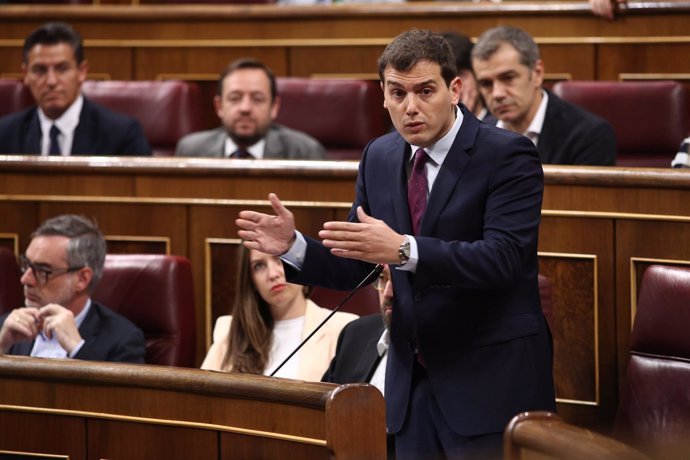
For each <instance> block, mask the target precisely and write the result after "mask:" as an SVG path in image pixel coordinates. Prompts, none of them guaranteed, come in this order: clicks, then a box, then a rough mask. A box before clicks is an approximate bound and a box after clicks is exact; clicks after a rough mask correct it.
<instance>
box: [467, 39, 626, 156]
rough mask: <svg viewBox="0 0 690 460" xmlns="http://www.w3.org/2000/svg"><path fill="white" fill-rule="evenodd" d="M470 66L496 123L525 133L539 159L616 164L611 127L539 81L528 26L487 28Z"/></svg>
mask: <svg viewBox="0 0 690 460" xmlns="http://www.w3.org/2000/svg"><path fill="white" fill-rule="evenodd" d="M472 66H473V68H474V72H475V75H476V77H477V86H478V87H479V92H480V93H481V94H482V96H483V97H484V101H485V102H486V104H487V105H488V108H489V111H490V112H491V113H492V114H493V115H494V116H495V117H496V118H498V123H497V124H496V126H498V127H499V128H505V129H508V130H510V131H514V132H517V133H520V134H524V135H525V136H527V137H528V138H529V139H530V140H531V141H532V142H533V143H534V145H536V146H537V151H538V152H539V156H540V157H541V162H542V163H550V164H564V165H593V166H612V165H614V164H615V162H616V136H615V133H614V131H613V128H612V127H611V125H610V124H609V123H608V122H607V121H605V120H604V119H602V118H599V117H598V116H596V115H594V114H592V113H590V112H588V111H586V110H584V109H583V108H581V107H578V106H576V105H573V104H571V103H569V102H566V101H564V100H562V99H561V98H559V97H558V96H556V95H555V94H553V93H552V92H550V91H548V90H546V89H544V88H543V87H542V84H543V82H544V62H543V61H542V60H541V58H540V57H539V47H538V46H537V44H536V43H535V42H534V40H533V39H532V37H531V36H530V35H529V34H528V33H527V32H525V31H524V30H522V29H518V28H517V27H511V26H499V27H494V28H493V29H489V30H487V31H486V32H484V33H483V34H482V35H481V36H480V37H479V40H478V41H477V43H476V44H475V45H474V48H473V50H472Z"/></svg>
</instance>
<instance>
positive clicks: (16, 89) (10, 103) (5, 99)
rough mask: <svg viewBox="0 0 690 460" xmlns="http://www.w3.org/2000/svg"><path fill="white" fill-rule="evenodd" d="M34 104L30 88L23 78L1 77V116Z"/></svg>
mask: <svg viewBox="0 0 690 460" xmlns="http://www.w3.org/2000/svg"><path fill="white" fill-rule="evenodd" d="M33 104H34V99H33V97H32V96H31V92H30V91H29V88H27V87H25V86H24V83H23V82H22V81H21V80H14V79H10V78H0V117H2V116H5V115H9V114H10V113H14V112H18V111H20V110H22V109H26V108H27V107H31V106H32V105H33Z"/></svg>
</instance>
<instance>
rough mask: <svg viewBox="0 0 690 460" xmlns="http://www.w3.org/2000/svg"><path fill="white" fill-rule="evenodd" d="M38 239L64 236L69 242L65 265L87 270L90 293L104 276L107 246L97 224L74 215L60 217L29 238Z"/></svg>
mask: <svg viewBox="0 0 690 460" xmlns="http://www.w3.org/2000/svg"><path fill="white" fill-rule="evenodd" d="M37 236H65V237H67V238H69V244H68V246H67V265H68V266H70V267H89V268H91V270H92V271H93V278H92V279H91V284H89V292H92V291H93V289H94V288H95V287H96V286H97V285H98V282H99V281H100V280H101V277H102V276H103V266H104V265H105V254H106V244H105V238H104V237H103V234H102V233H101V231H100V230H99V229H98V225H97V224H96V222H94V221H92V220H91V219H89V218H87V217H84V216H78V215H75V214H62V215H60V216H57V217H53V218H52V219H48V220H46V221H45V222H43V223H42V224H41V225H40V226H39V227H38V228H37V229H36V230H35V231H34V232H33V233H32V234H31V238H36V237H37Z"/></svg>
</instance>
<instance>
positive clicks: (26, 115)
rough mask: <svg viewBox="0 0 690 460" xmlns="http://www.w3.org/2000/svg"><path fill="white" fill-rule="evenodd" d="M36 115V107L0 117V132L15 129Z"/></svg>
mask: <svg viewBox="0 0 690 460" xmlns="http://www.w3.org/2000/svg"><path fill="white" fill-rule="evenodd" d="M35 115H36V107H35V106H34V107H29V108H28V109H23V110H20V111H19V112H14V113H10V114H7V115H4V116H2V117H0V130H6V129H17V128H18V127H20V126H21V125H23V124H24V123H27V122H29V121H31V119H32V118H33V117H34V116H35Z"/></svg>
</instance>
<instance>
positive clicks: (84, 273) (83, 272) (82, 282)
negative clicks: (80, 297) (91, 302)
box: [76, 267, 93, 292]
mask: <svg viewBox="0 0 690 460" xmlns="http://www.w3.org/2000/svg"><path fill="white" fill-rule="evenodd" d="M92 279H93V270H92V269H91V267H83V268H80V269H79V271H77V285H76V290H77V291H79V292H83V291H88V289H89V284H91V280H92Z"/></svg>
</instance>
